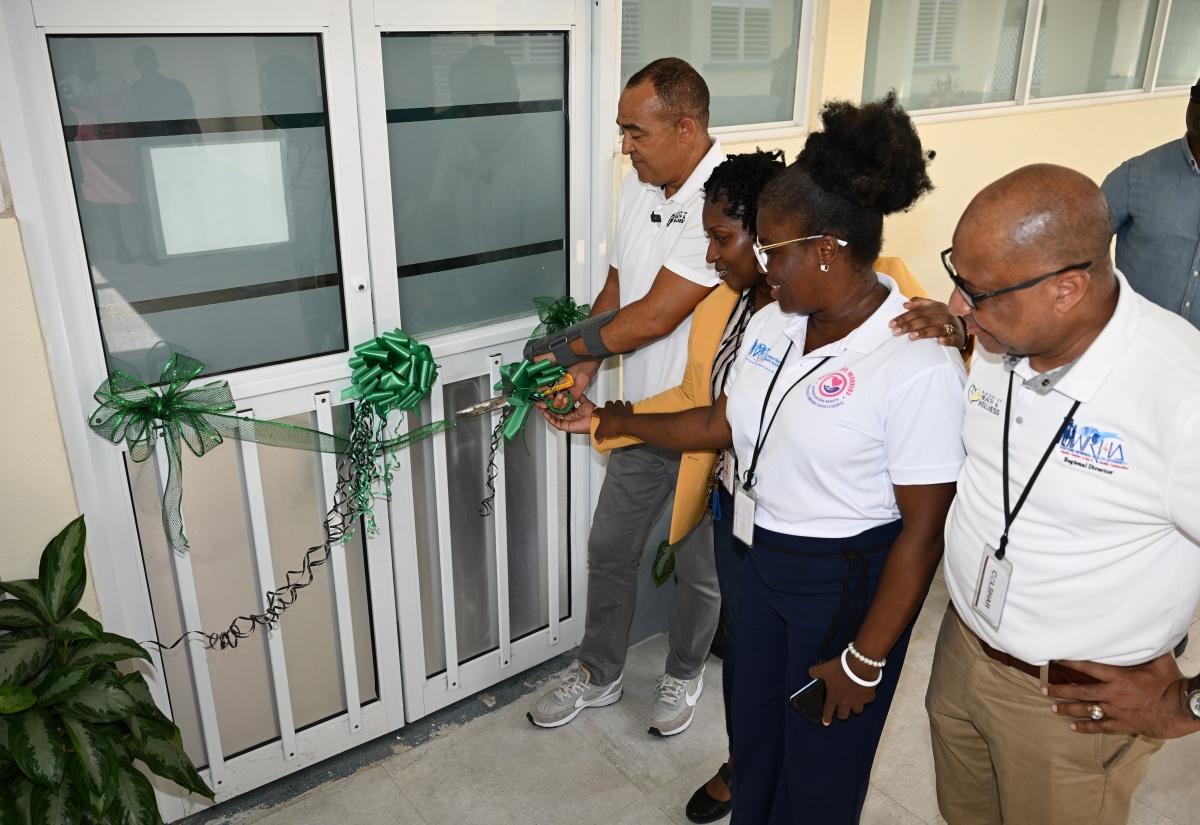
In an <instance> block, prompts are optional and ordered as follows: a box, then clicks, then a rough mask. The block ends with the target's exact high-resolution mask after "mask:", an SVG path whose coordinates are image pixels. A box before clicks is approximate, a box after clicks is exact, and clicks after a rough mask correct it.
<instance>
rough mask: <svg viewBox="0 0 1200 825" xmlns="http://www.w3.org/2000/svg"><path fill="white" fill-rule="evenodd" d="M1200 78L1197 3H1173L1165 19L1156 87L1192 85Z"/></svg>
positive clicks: (1189, 0) (1199, 13) (1193, 0)
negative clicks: (1165, 30)
mask: <svg viewBox="0 0 1200 825" xmlns="http://www.w3.org/2000/svg"><path fill="white" fill-rule="evenodd" d="M1197 78H1200V0H1175V2H1173V3H1171V15H1170V17H1168V18H1167V35H1166V38H1164V40H1163V50H1162V60H1161V61H1160V62H1159V64H1158V85H1159V86H1191V85H1192V84H1193V83H1195V82H1196V79H1197Z"/></svg>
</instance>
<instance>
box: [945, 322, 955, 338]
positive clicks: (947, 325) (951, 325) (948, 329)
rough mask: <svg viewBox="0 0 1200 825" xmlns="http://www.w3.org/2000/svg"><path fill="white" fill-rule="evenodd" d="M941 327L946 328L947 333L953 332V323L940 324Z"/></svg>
mask: <svg viewBox="0 0 1200 825" xmlns="http://www.w3.org/2000/svg"><path fill="white" fill-rule="evenodd" d="M942 329H944V330H946V334H947V335H953V334H954V324H942Z"/></svg>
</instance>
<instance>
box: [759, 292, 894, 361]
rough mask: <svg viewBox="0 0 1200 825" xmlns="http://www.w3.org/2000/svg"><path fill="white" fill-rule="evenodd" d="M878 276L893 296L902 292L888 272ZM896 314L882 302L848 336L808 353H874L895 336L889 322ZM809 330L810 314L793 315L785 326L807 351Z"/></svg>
mask: <svg viewBox="0 0 1200 825" xmlns="http://www.w3.org/2000/svg"><path fill="white" fill-rule="evenodd" d="M877 277H879V282H880V283H882V284H883V285H884V286H886V287H887V288H888V293H889V296H890V295H891V294H892V293H895V292H897V291H898V289H899V288H898V287H897V285H896V282H895V281H894V280H892V278H891V277H889V276H887V275H879V274H878V273H877ZM886 303H887V301H886V299H885V301H884V304H886ZM884 316H886V317H884ZM892 317H893V316H891V315H888V314H887V310H885V309H884V307H883V305H880V307H879V308H878V309H876V310H875V311H874V312H873V313H871V315H870V316H869V317H868V318H867V320H865V321H863V322H862V323H861V324H859V325H858V326H857V327H856V328H855V329H854V330H852V331H851V332H850V334H849V335H847V336H846V337H845V338H842V339H839V340H837V341H834V342H832V343H829V344H826V345H825V346H823V347H821V348H820V349H815V350H813V351H812V352H810V353H807V355H813V354H815V353H820V354H822V355H838V354H839V353H843V352H860V353H868V352H874V351H875V350H877V349H878V348H879V345H880V344H882V343H883V342H884V341H886V340H888V339H889V338H892V337H894V336H893V335H892V328H891V327H889V326H888V324H887V322H888V321H890V320H891V319H892ZM806 329H807V316H801V315H796V316H793V317H792V319H791V321H789V322H788V325H787V326H786V327H784V330H783V333H784V335H786V336H787V337H788V338H789V339H791V341H792V342H793V343H794V344H795V345H796V346H797V347H799V351H800V352H803V351H804V336H805V332H806Z"/></svg>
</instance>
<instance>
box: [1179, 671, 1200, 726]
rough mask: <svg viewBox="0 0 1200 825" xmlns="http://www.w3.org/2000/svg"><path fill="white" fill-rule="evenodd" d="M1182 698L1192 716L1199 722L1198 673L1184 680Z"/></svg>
mask: <svg viewBox="0 0 1200 825" xmlns="http://www.w3.org/2000/svg"><path fill="white" fill-rule="evenodd" d="M1183 689H1184V698H1185V701H1186V702H1187V709H1188V710H1189V711H1191V714H1192V718H1193V719H1195V720H1196V721H1198V722H1200V673H1198V674H1196V675H1195V676H1191V677H1189V678H1188V679H1186V680H1184V683H1183Z"/></svg>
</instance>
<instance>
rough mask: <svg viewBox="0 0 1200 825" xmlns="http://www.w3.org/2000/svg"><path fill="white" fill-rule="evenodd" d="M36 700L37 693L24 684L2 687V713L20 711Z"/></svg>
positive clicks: (0, 702) (0, 708)
mask: <svg viewBox="0 0 1200 825" xmlns="http://www.w3.org/2000/svg"><path fill="white" fill-rule="evenodd" d="M36 701H37V694H36V693H34V692H33V690H32V689H30V688H27V687H25V686H24V685H5V686H4V687H0V713H19V712H20V711H23V710H25V708H28V707H33V703H34V702H36Z"/></svg>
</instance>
